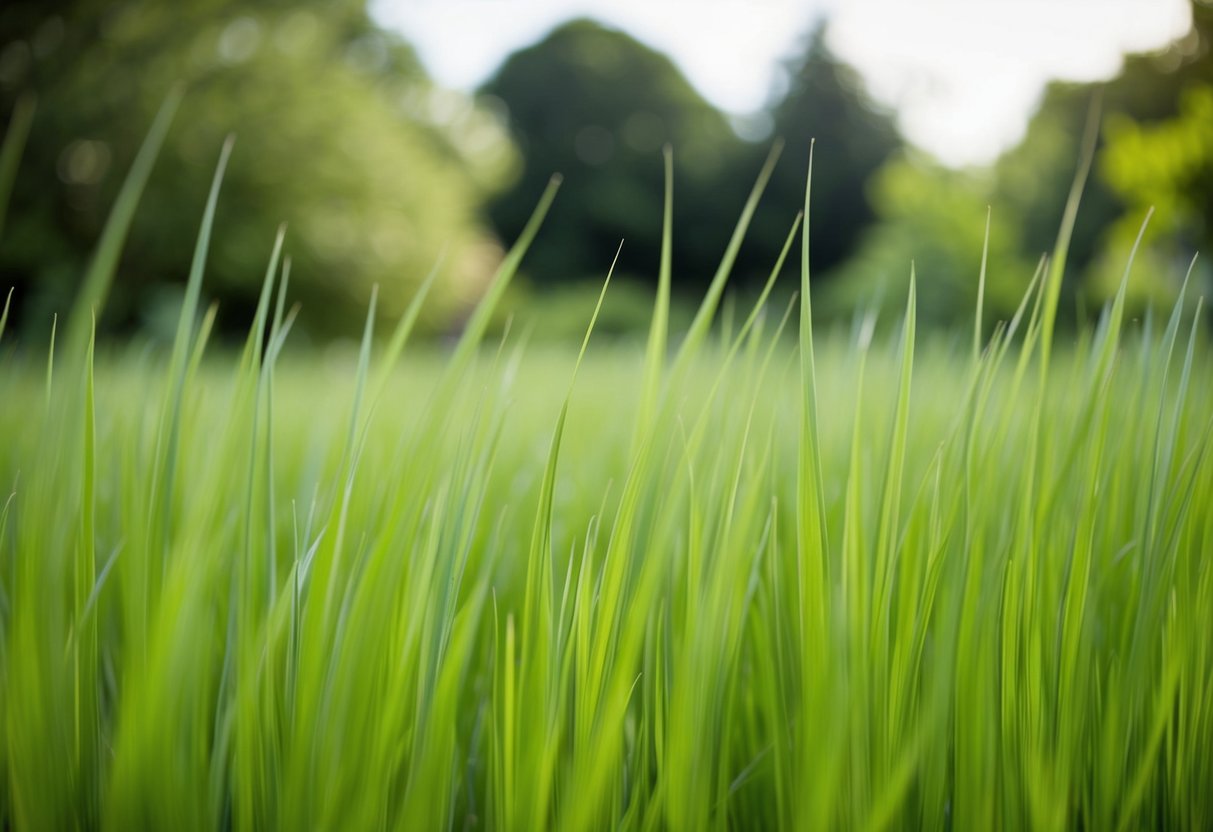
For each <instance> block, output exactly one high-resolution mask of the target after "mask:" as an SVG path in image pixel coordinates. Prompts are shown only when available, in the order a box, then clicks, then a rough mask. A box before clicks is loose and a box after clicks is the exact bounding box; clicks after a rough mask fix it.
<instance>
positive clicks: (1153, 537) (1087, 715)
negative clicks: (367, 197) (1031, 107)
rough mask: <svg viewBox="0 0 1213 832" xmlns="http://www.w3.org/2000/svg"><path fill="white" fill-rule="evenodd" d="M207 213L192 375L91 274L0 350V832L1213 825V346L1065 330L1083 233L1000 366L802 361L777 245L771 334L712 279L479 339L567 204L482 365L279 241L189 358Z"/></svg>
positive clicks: (929, 338)
mask: <svg viewBox="0 0 1213 832" xmlns="http://www.w3.org/2000/svg"><path fill="white" fill-rule="evenodd" d="M1080 179H1081V177H1080ZM216 182H217V183H218V178H217V179H216ZM760 184H761V183H760ZM760 190H761V188H760V187H759V188H756V190H755V195H754V197H753V199H752V201H751V203H750V205H749V206H748V207H747V211H752V208H753V203H754V201H755V200H756V199H757V198H758V193H759V192H760ZM1077 192H1078V189H1076V191H1075V193H1076V194H1077ZM550 195H551V194H550V193H549V195H548V196H549V197H550ZM214 204H215V203H214V199H212V202H211V204H210V206H209V207H208V214H207V217H206V218H205V219H204V222H203V232H202V235H201V240H200V245H199V254H198V255H197V256H196V258H195V261H194V263H195V265H194V268H193V270H192V272H191V279H190V280H191V282H190V288H189V291H188V292H187V295H186V302H185V306H184V308H183V310H182V316H181V326H180V327H179V328H178V331H177V338H176V341H175V343H174V344H173V345H172V346H171V348H169V347H168V346H165V347H164V348H159V347H156V346H154V345H153V346H143V347H141V346H139V345H138V344H130V345H122V344H114V343H108V342H106V343H102V344H99V345H95V344H94V338H93V336H92V325H91V322H92V320H93V309H95V308H97V307H98V306H99V305H100V303H99V300H101V299H103V298H104V295H105V286H106V284H107V282H108V281H109V280H110V279H111V278H112V270H113V263H110V264H109V265H108V266H107V265H106V263H107V261H105V260H104V259H103V258H99V261H98V262H100V263H101V265H100V266H95V268H94V271H93V272H91V273H90V275H91V276H90V280H89V281H86V283H85V289H84V291H83V292H82V296H81V297H82V302H81V305H79V306H78V307H77V309H76V310H74V311H73V312H72V313H71V314H70V315H68V316H66V317H65V318H64V320H63V321H62V322H61V323H60V324H58V325H56V330H57V332H56V336H55V340H56V346H55V348H54V351H53V352H51V351H50V350H41V349H39V350H35V349H34V348H32V347H30V346H28V345H26V346H23V347H22V349H21V350H19V351H17V352H13V351H7V352H4V353H2V354H0V401H3V403H4V406H3V408H0V436H2V437H3V441H2V442H0V488H3V490H4V495H3V499H4V500H5V502H4V503H3V510H2V511H3V513H2V514H0V590H2V591H0V623H2V626H3V632H2V633H0V645H2V646H3V658H2V660H0V673H2V674H3V677H2V687H0V696H2V702H3V708H2V711H3V722H2V723H0V732H2V733H0V772H2V774H3V777H2V778H0V782H2V783H3V789H2V791H0V825H2V826H4V827H5V828H13V829H18V830H26V829H28V830H41V829H68V828H94V827H97V826H101V827H104V828H109V829H121V830H128V829H139V828H149V829H151V828H155V829H192V828H197V829H226V828H231V829H241V830H243V829H264V828H280V829H380V828H393V829H433V828H456V829H469V828H481V827H487V828H493V829H516V830H530V829H538V828H545V827H551V828H558V829H570V830H580V829H615V828H631V829H662V828H669V829H706V828H726V827H728V828H777V827H778V828H789V829H792V828H800V829H818V828H822V829H824V828H854V829H872V830H879V829H892V828H934V829H995V828H1002V829H1019V828H1034V829H1067V828H1084V829H1100V830H1104V829H1112V830H1115V829H1138V828H1174V829H1202V828H1208V827H1209V826H1210V824H1213V797H1211V796H1210V794H1209V784H1210V783H1213V695H1211V694H1210V684H1211V682H1213V562H1211V559H1210V557H1209V556H1208V553H1210V552H1213V510H1211V509H1213V461H1210V458H1209V455H1208V445H1209V441H1210V430H1211V425H1213V421H1211V416H1213V386H1210V385H1209V384H1208V383H1207V379H1208V378H1209V373H1210V371H1211V370H1213V367H1211V366H1210V361H1209V355H1208V346H1207V344H1206V343H1205V338H1206V336H1205V334H1204V333H1203V330H1202V329H1201V324H1200V322H1201V320H1202V313H1201V312H1200V311H1199V303H1198V301H1197V300H1196V299H1195V298H1192V297H1189V298H1187V299H1186V302H1185V301H1184V300H1183V299H1181V302H1180V304H1179V305H1178V306H1177V307H1176V308H1175V310H1174V311H1173V312H1171V313H1169V314H1167V315H1163V316H1159V317H1158V318H1157V319H1154V318H1147V319H1145V320H1131V319H1129V318H1127V317H1126V315H1125V311H1124V294H1123V291H1124V290H1123V287H1122V293H1121V294H1120V295H1118V297H1117V300H1116V301H1115V302H1114V303H1113V304H1111V305H1110V306H1109V307H1108V308H1107V309H1106V310H1105V313H1104V316H1103V318H1102V320H1101V322H1100V324H1099V325H1098V326H1097V327H1087V328H1080V329H1079V330H1078V331H1073V330H1065V329H1061V328H1058V327H1057V326H1056V318H1057V304H1058V290H1059V287H1060V281H1061V279H1062V275H1063V273H1064V259H1065V258H1064V255H1065V245H1066V242H1065V241H1066V238H1067V236H1068V227H1069V226H1070V225H1071V224H1072V222H1073V212H1072V211H1071V212H1070V213H1069V214H1068V216H1067V220H1066V222H1067V226H1066V227H1063V229H1062V235H1061V237H1062V240H1061V243H1059V248H1058V251H1057V252H1055V254H1054V256H1053V257H1052V258H1051V259H1050V260H1049V261H1048V262H1047V263H1045V264H1042V267H1041V269H1040V271H1039V272H1038V274H1037V278H1036V279H1035V280H1034V281H1033V283H1032V284H1031V288H1030V289H1029V291H1028V293H1027V294H1026V295H1025V298H1024V303H1023V306H1022V308H1021V313H1020V314H1019V315H1017V316H1016V318H1015V319H1014V320H1012V321H1007V322H1005V323H1004V324H1002V325H1000V326H998V327H997V328H996V329H994V330H993V331H992V332H989V331H987V332H982V331H980V330H979V329H977V328H976V327H975V330H977V331H973V332H965V333H953V334H948V333H931V334H926V333H921V332H917V331H916V326H915V308H916V298H915V294H914V291H915V290H914V289H913V288H911V291H910V295H909V297H908V298H907V304H906V313H905V316H904V318H903V319H902V320H900V321H885V322H873V321H871V320H870V319H865V318H863V317H862V316H860V318H859V319H858V320H857V323H856V325H855V327H854V328H853V329H851V330H845V329H843V330H838V331H836V332H823V333H820V334H819V335H818V337H816V338H814V333H813V331H812V328H811V326H810V322H811V320H812V318H811V304H810V297H809V293H808V290H809V288H810V283H809V275H808V271H807V266H806V265H805V264H806V263H807V259H802V258H807V254H805V253H804V251H803V247H802V245H801V243H802V242H803V241H802V238H801V236H800V234H801V230H800V228H798V227H797V226H793V227H792V229H791V233H790V234H789V237H788V247H787V248H785V250H784V254H785V255H787V257H788V259H789V261H790V262H788V263H784V262H783V258H781V261H780V263H779V264H777V265H776V267H775V269H774V271H773V273H772V275H773V277H776V276H778V275H779V274H781V273H783V277H782V279H783V280H785V281H786V280H790V281H792V282H794V283H795V282H798V285H799V288H800V290H801V291H800V293H799V295H798V298H797V300H796V301H794V303H793V304H792V305H791V306H788V307H786V308H784V307H782V306H771V307H768V305H767V304H766V303H765V301H766V296H765V295H764V297H763V298H762V299H760V302H759V304H758V305H757V306H755V307H754V309H753V310H752V312H751V311H750V310H743V312H744V314H740V313H739V314H738V315H736V316H734V317H733V318H732V319H729V320H726V321H723V322H721V321H719V320H717V316H716V312H717V307H718V305H719V302H720V298H721V294H722V292H723V290H724V287H725V280H726V279H727V274H728V268H727V265H728V260H729V256H728V255H726V258H725V261H726V262H725V264H724V265H723V266H722V271H721V273H720V274H718V275H717V279H716V280H715V281H714V282H713V284H712V288H711V289H710V290H709V292H708V295H707V297H706V299H705V300H704V305H703V306H702V307H701V309H700V314H698V315H697V316H696V317H695V319H694V321H693V322H692V324H691V325H690V328H689V330H688V331H687V332H685V333H678V334H672V333H669V332H667V331H666V330H667V327H666V320H667V315H668V287H669V264H668V263H666V264H663V268H662V275H661V283H660V287H659V290H658V296H657V302H656V304H655V309H654V323H653V328H652V331H651V333H650V335H649V338H648V340H647V342H633V341H628V340H615V341H604V340H595V338H594V337H593V335H592V333H590V334H587V341H588V343H587V344H584V345H583V347H582V354H583V356H579V355H578V353H577V352H576V351H574V350H572V349H562V348H559V347H552V346H550V345H539V346H536V345H529V344H528V342H527V339H526V333H525V331H523V330H521V329H518V330H515V329H511V330H507V332H506V333H505V334H504V335H503V336H501V337H497V336H494V337H492V338H487V337H486V332H487V331H488V327H489V323H490V321H491V319H492V313H493V310H494V306H495V305H496V304H497V303H498V301H499V300H500V298H501V293H502V291H504V287H505V285H506V284H507V283H508V281H509V279H510V277H511V276H512V274H513V271H514V269H516V268H517V265H518V262H519V259H520V258H521V257H522V255H523V253H524V251H525V249H526V247H527V245H528V244H529V243H530V238H531V236H532V235H533V232H534V229H535V224H536V223H537V222H538V221H539V220H541V218H542V214H543V211H544V210H545V209H546V206H547V204H548V199H547V198H545V201H544V202H543V203H542V204H541V206H540V208H539V210H538V211H537V215H536V220H535V223H533V224H532V226H531V227H530V228H529V229H528V231H527V233H526V234H524V237H523V239H522V240H521V241H520V242H519V245H518V247H517V248H516V249H515V250H514V252H513V253H512V254H511V256H510V257H508V258H507V259H506V261H505V263H504V264H503V266H502V270H501V272H500V273H499V274H498V277H497V280H496V282H495V283H494V284H493V288H492V289H491V290H490V291H489V293H488V294H487V295H486V296H485V298H484V299H483V300H482V301H481V305H480V306H479V307H478V309H477V311H476V313H475V314H474V315H473V316H472V318H471V319H470V321H469V323H468V326H467V327H466V329H465V330H464V332H463V335H462V338H461V340H460V341H459V342H458V344H457V345H455V346H454V347H453V348H451V349H448V350H445V351H442V350H439V349H438V348H437V347H434V346H427V345H415V344H414V343H413V342H412V341H410V339H409V335H410V331H409V330H410V327H411V325H412V322H413V320H414V318H413V315H414V314H415V313H416V312H417V310H418V309H419V308H421V307H420V305H421V304H423V303H424V295H422V296H419V298H418V300H417V305H416V306H414V308H413V309H412V310H410V312H409V313H408V314H406V316H405V317H404V318H403V319H402V320H401V322H400V323H399V324H398V325H397V326H396V328H395V329H394V330H391V331H389V332H386V333H376V332H374V329H373V322H374V321H375V316H374V314H373V312H374V310H373V308H372V310H370V313H371V314H369V315H368V324H367V329H366V332H365V334H364V337H363V339H362V342H361V347H360V348H357V349H351V350H350V351H348V353H343V352H341V351H339V350H336V351H335V350H330V351H327V352H324V353H308V352H304V351H299V352H297V353H296V352H294V351H292V348H291V341H290V336H289V330H290V326H291V322H292V311H291V308H292V307H291V301H290V290H289V282H288V280H287V278H286V276H285V275H284V269H283V262H282V261H281V260H279V259H278V256H277V252H276V255H275V258H274V260H273V261H272V262H271V263H270V265H269V268H268V269H267V272H266V280H265V285H264V289H263V292H262V295H261V306H260V307H259V312H258V316H257V319H256V320H255V321H254V322H253V324H252V327H251V329H250V334H249V338H248V340H247V342H246V344H245V346H244V348H243V350H241V349H240V347H239V345H238V344H237V345H235V346H224V345H222V344H210V343H209V340H208V333H209V331H210V321H211V320H213V319H212V318H211V317H210V316H209V314H207V313H204V312H203V310H202V307H201V303H200V297H201V294H202V291H203V272H204V267H203V263H204V260H205V252H206V238H207V236H208V235H209V223H210V216H211V214H212V213H213V210H214ZM1076 206H1077V197H1075V198H1074V199H1073V200H1072V207H1076ZM132 210H133V208H132ZM115 214H116V216H117V217H118V219H117V220H115V221H113V222H117V223H118V225H117V226H116V227H117V228H118V231H113V232H107V233H109V236H107V237H105V238H104V240H103V244H102V252H105V251H106V249H105V246H106V245H111V246H117V245H119V244H120V240H121V233H120V232H121V225H122V222H123V221H124V220H123V216H122V213H121V208H119V209H118V210H116V212H115ZM789 219H790V218H789ZM125 222H129V217H127V218H126V220H125ZM745 224H746V217H745V216H743V220H742V222H741V223H740V224H739V227H738V237H737V238H736V240H737V241H739V240H740V235H741V234H742V233H744V230H745ZM114 227H115V226H114V225H113V224H111V229H112V228H114ZM735 250H736V249H735V247H734V246H731V247H730V251H732V252H734V253H735ZM115 251H116V249H115ZM115 256H116V255H115ZM797 261H799V262H800V268H799V269H797V268H796V267H795V266H796V264H797ZM115 262H116V261H115ZM784 265H786V266H788V268H787V269H786V272H785V270H784V269H783V268H781V267H782V266H784ZM907 266H908V264H907ZM107 269H108V270H109V273H107V271H106V270H107ZM797 272H798V274H796V273H797ZM793 274H796V276H792V275H793ZM1131 279H1132V275H1131V271H1130V270H1128V269H1127V270H1126V280H1131ZM604 291H606V292H609V291H610V286H609V282H608V283H607V284H606V286H605V289H604ZM977 320H980V316H979V315H978V316H977ZM586 325H587V329H590V328H592V323H591V322H590V321H587V322H586ZM1055 330H1056V332H1055ZM0 343H2V342H0ZM10 495H11V496H10Z"/></svg>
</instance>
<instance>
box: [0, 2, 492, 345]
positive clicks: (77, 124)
mask: <svg viewBox="0 0 1213 832" xmlns="http://www.w3.org/2000/svg"><path fill="white" fill-rule="evenodd" d="M0 32H2V33H3V34H2V35H0V106H2V107H3V112H4V113H5V114H8V113H11V112H12V108H13V106H14V102H15V100H16V98H17V97H18V96H19V95H20V94H21V93H22V92H25V91H32V92H34V93H35V94H36V95H37V100H38V106H37V113H36V115H35V120H34V126H33V132H32V135H31V137H30V142H29V145H28V150H27V153H26V155H25V159H24V161H23V164H22V167H21V170H20V171H19V174H18V179H17V185H16V189H15V192H14V198H13V203H12V208H11V211H10V217H9V221H8V223H7V227H6V230H5V239H4V240H0V281H2V282H3V283H6V284H15V285H16V286H17V287H18V295H19V297H20V298H22V299H23V300H24V304H23V305H24V307H25V308H26V309H27V310H28V311H29V313H30V316H31V317H36V318H38V319H39V322H37V323H36V325H37V326H38V327H44V326H45V321H44V320H43V319H44V317H46V316H49V312H50V310H52V309H59V310H63V309H65V308H66V306H67V304H68V303H69V302H70V298H71V297H72V295H73V293H74V291H75V286H76V282H77V281H78V280H79V277H80V275H81V272H82V268H81V267H82V264H83V263H84V262H85V260H86V258H87V256H88V254H89V252H90V250H91V247H92V245H93V243H94V241H95V239H96V236H97V233H98V231H99V228H100V226H101V223H103V222H104V219H105V217H106V215H107V212H108V210H109V206H110V205H111V204H112V201H113V197H114V194H115V192H116V190H117V187H118V185H119V184H120V182H121V180H122V177H123V175H124V172H125V170H126V169H127V167H128V166H129V163H130V161H131V159H132V157H133V155H134V152H135V150H136V149H137V147H138V145H139V142H140V141H141V139H142V137H143V134H144V132H145V131H146V129H147V126H148V125H149V124H150V121H151V117H152V114H153V113H154V112H155V110H156V108H157V107H158V106H159V104H160V102H161V101H162V100H163V99H164V97H165V95H166V94H167V92H168V91H169V90H170V89H171V88H172V87H173V86H174V85H176V84H178V83H184V85H185V97H184V99H183V104H182V106H181V108H180V110H179V112H178V114H177V116H176V119H175V122H174V126H173V129H172V131H171V133H170V136H169V139H168V142H167V144H166V146H165V148H164V151H163V153H162V154H161V158H160V160H159V161H158V163H157V167H156V170H155V172H154V173H153V176H152V179H151V181H150V183H149V186H148V189H147V191H146V192H145V194H144V198H143V201H142V203H141V206H140V209H139V212H138V215H137V218H136V223H135V226H134V227H133V229H132V233H131V238H130V240H129V241H128V244H127V247H126V250H125V254H124V257H123V261H122V264H121V266H120V269H119V275H118V280H117V281H116V284H115V287H114V291H113V295H112V300H111V304H110V307H109V310H108V313H107V314H108V318H107V320H109V321H110V322H111V323H114V324H117V325H130V324H133V323H141V322H142V323H146V322H148V320H149V319H151V320H155V318H156V309H157V307H158V306H163V304H162V303H160V299H162V298H170V299H171V298H172V297H173V296H174V290H173V289H172V288H171V287H173V286H175V285H177V284H180V283H181V282H182V281H183V279H184V275H185V271H186V269H187V268H188V261H189V252H190V249H191V247H192V244H193V238H194V236H195V234H196V233H197V226H198V221H199V218H200V216H201V212H202V202H203V199H204V197H205V194H206V188H207V183H208V181H209V178H210V176H211V173H212V171H213V167H214V164H215V161H216V159H217V157H218V154H219V149H220V146H221V144H222V142H223V139H224V136H225V135H226V134H228V133H229V132H234V133H235V134H236V136H237V143H236V149H235V152H234V154H233V157H232V161H231V165H230V167H229V171H228V176H227V180H226V183H225V186H224V192H223V196H222V200H221V203H220V209H219V213H218V218H217V225H216V232H215V238H214V244H213V249H212V257H211V262H210V268H209V270H208V275H207V286H208V287H209V290H210V291H212V292H213V293H215V294H217V295H219V296H220V297H221V298H222V299H223V301H224V303H225V308H227V309H231V308H232V307H235V308H237V309H240V308H241V307H244V306H247V305H248V304H250V303H251V302H252V300H253V299H254V298H255V296H256V292H257V290H258V286H259V283H260V277H261V273H262V271H263V270H264V266H265V262H266V260H267V257H268V254H269V251H270V247H271V245H272V242H273V238H274V234H275V228H276V227H277V225H278V224H279V223H280V222H284V221H285V222H287V223H288V225H289V230H288V235H287V250H288V252H289V253H290V254H291V256H292V258H293V270H292V276H291V280H292V286H293V288H294V290H295V291H294V292H293V294H294V295H295V297H298V298H301V299H302V300H303V303H304V316H305V320H306V321H307V322H308V323H310V324H311V326H312V327H313V329H316V330H321V331H323V330H325V329H336V328H338V327H340V328H343V329H344V328H345V325H346V324H347V323H348V319H349V318H351V317H354V316H356V315H358V314H360V311H361V310H362V309H365V305H366V303H367V301H368V299H369V295H370V291H371V286H372V284H373V283H376V282H377V283H379V284H380V298H381V301H382V302H383V307H382V308H383V309H384V311H385V312H387V313H391V312H395V311H398V310H400V309H402V308H403V306H404V304H405V303H406V302H407V300H408V298H409V297H410V296H411V295H412V292H413V291H414V289H415V287H416V285H417V284H418V282H419V281H420V280H421V279H422V278H423V277H424V275H425V274H426V272H427V271H428V270H429V269H430V268H431V266H432V264H433V263H434V262H435V260H436V259H437V258H438V256H439V252H440V251H441V250H442V249H443V248H444V247H446V248H448V249H449V251H450V256H448V258H447V262H448V269H447V272H448V274H447V275H446V277H447V279H446V280H444V282H443V291H442V292H441V293H440V297H439V298H438V302H437V304H436V306H435V308H436V309H437V310H438V312H439V314H442V313H444V312H445V314H447V315H450V314H452V313H453V312H454V311H455V310H456V309H457V308H458V307H460V306H461V304H463V303H465V302H466V301H467V300H468V299H469V298H470V297H472V296H474V295H475V294H476V293H477V292H478V289H479V285H480V282H481V281H483V280H484V279H485V277H486V276H487V274H488V273H489V272H490V270H491V267H492V261H493V258H494V256H495V255H494V251H495V247H494V243H493V238H492V237H491V235H489V234H488V233H487V232H486V231H485V230H484V229H483V228H482V227H481V226H480V225H479V224H478V221H477V212H478V206H479V204H480V201H481V200H482V198H483V195H484V194H485V193H486V192H487V191H488V190H490V189H492V188H493V187H495V185H496V183H497V182H498V181H500V179H501V178H502V176H503V174H504V171H505V170H506V168H507V167H508V165H509V164H510V163H511V152H512V151H511V150H510V147H509V144H508V139H506V137H505V136H504V133H503V132H502V131H501V130H500V129H498V128H496V127H495V126H494V125H495V122H494V121H493V120H492V118H491V117H490V116H488V115H487V114H486V113H484V112H483V111H481V110H478V109H475V108H473V107H471V106H470V105H468V103H467V102H465V101H463V100H461V99H458V98H455V99H451V98H449V97H444V94H443V93H442V92H441V91H439V90H436V89H435V88H434V87H433V86H432V85H431V84H430V82H429V81H428V79H427V78H426V77H425V75H424V73H423V72H422V70H421V68H420V65H419V64H418V62H417V60H416V58H415V57H414V55H413V52H412V51H411V49H410V48H409V47H408V46H407V45H406V44H405V43H404V42H403V41H401V40H400V39H399V38H398V37H397V36H395V35H392V34H390V33H387V32H385V31H383V30H381V29H379V28H377V27H376V26H375V25H374V24H373V22H372V21H371V20H370V18H369V16H368V14H367V12H366V8H365V3H364V2H363V0H329V1H328V2H325V1H324V0H307V1H306V2H285V0H271V1H270V2H262V3H258V4H257V5H256V6H251V5H249V4H247V3H239V2H235V0H185V2H174V3H159V2H151V0H131V1H129V2H125V3H111V2H102V1H101V0H76V2H67V3H43V2H40V0H29V1H28V2H9V3H6V4H5V5H4V6H3V8H2V9H0ZM230 317H232V318H234V317H237V316H230ZM221 320H222V319H221Z"/></svg>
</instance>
